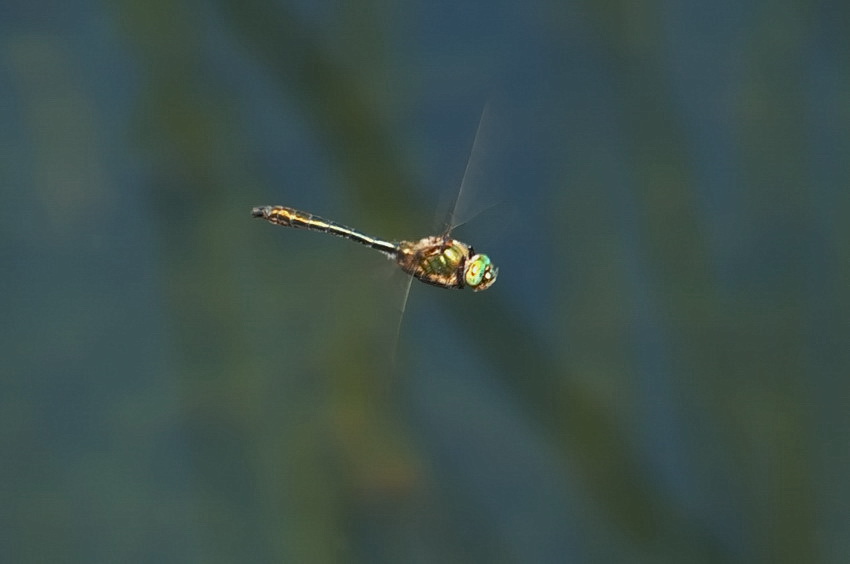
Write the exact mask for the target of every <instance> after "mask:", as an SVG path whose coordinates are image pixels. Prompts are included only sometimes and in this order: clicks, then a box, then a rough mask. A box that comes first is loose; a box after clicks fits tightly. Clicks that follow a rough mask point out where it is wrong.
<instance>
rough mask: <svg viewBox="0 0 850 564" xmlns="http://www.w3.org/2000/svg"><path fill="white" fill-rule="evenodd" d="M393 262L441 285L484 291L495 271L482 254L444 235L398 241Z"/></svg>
mask: <svg viewBox="0 0 850 564" xmlns="http://www.w3.org/2000/svg"><path fill="white" fill-rule="evenodd" d="M396 261H397V262H398V264H399V266H400V267H401V268H402V270H404V271H405V272H407V273H408V274H411V275H413V276H415V277H416V278H418V279H419V280H421V281H422V282H425V283H427V284H433V285H434V286H441V287H443V288H458V289H460V288H464V287H466V286H469V287H471V288H472V289H473V290H476V291H478V290H486V289H487V288H489V287H490V285H491V284H493V282H495V281H496V274H497V273H498V269H496V268H495V267H493V266H492V265H491V264H490V259H489V258H488V257H487V256H486V255H477V254H475V253H474V251H473V250H472V247H470V246H469V245H467V244H466V243H462V242H460V241H458V240H456V239H450V238H447V237H425V238H424V239H420V240H419V241H401V242H399V243H398V254H397V255H396Z"/></svg>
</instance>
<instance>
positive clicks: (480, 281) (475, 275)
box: [463, 255, 499, 292]
mask: <svg viewBox="0 0 850 564" xmlns="http://www.w3.org/2000/svg"><path fill="white" fill-rule="evenodd" d="M498 274H499V269H498V268H496V267H495V266H493V264H492V263H491V262H490V257H488V256H487V255H472V257H470V258H469V260H467V261H466V268H464V271H463V281H464V282H465V283H466V285H467V286H469V287H470V288H472V289H473V290H475V291H476V292H478V291H480V290H486V289H487V288H489V287H490V286H492V285H493V282H495V281H496V276H497V275H498Z"/></svg>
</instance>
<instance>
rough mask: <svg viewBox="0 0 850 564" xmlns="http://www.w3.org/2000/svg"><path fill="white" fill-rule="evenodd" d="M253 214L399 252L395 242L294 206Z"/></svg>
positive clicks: (259, 209)
mask: <svg viewBox="0 0 850 564" xmlns="http://www.w3.org/2000/svg"><path fill="white" fill-rule="evenodd" d="M251 215H253V216H254V217H261V218H263V219H265V220H267V221H270V222H271V223H276V224H277V225H283V226H284V227H294V228H295V229H309V230H311V231H321V232H323V233H330V234H331V235H336V236H337V237H344V238H345V239H350V240H352V241H357V242H358V243H360V244H361V245H366V246H367V247H371V248H373V249H376V250H378V251H381V252H382V253H385V254H387V255H389V256H391V257H395V256H396V254H397V252H398V248H397V247H396V245H395V244H394V243H391V242H389V241H383V240H381V239H376V238H375V237H370V236H369V235H366V234H365V233H360V232H359V231H355V230H354V229H352V228H350V227H346V226H345V225H341V224H339V223H335V222H333V221H330V220H328V219H325V218H323V217H319V216H317V215H313V214H311V213H307V212H303V211H300V210H296V209H293V208H287V207H284V206H261V207H256V208H254V209H253V210H252V211H251Z"/></svg>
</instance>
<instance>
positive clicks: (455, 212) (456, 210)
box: [443, 102, 490, 237]
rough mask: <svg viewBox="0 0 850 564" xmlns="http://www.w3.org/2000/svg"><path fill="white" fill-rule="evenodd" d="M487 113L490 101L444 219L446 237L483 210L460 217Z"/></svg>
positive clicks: (466, 204) (484, 110)
mask: <svg viewBox="0 0 850 564" xmlns="http://www.w3.org/2000/svg"><path fill="white" fill-rule="evenodd" d="M489 113H490V103H489V102H488V103H486V104H484V108H483V109H482V110H481V117H480V118H479V119H478V127H477V128H476V130H475V137H474V139H473V140H472V148H471V149H470V150H469V158H467V159H466V168H465V169H464V171H463V178H462V179H461V181H460V187H459V188H458V191H457V194H456V195H455V199H454V202H453V204H452V207H451V212H450V213H449V216H448V218H447V220H446V225H445V230H444V232H443V234H444V235H445V236H447V237H448V235H449V234H450V233H451V231H452V230H453V229H454V228H455V227H457V226H459V225H463V224H464V223H466V222H467V221H469V220H471V219H472V218H473V217H475V216H476V215H478V214H479V213H481V211H483V210H479V211H478V212H476V213H475V214H474V215H472V216H470V217H464V218H461V217H460V214H461V212H462V210H463V208H465V207H468V206H469V186H470V184H471V179H472V177H473V176H474V175H475V170H476V169H477V167H478V164H479V162H478V161H479V160H480V158H481V156H482V155H481V137H482V135H481V131H482V129H483V125H484V124H485V123H486V121H487V117H488V115H489ZM485 209H486V208H485Z"/></svg>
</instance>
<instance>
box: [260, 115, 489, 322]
mask: <svg viewBox="0 0 850 564" xmlns="http://www.w3.org/2000/svg"><path fill="white" fill-rule="evenodd" d="M482 121H483V113H482ZM480 129H481V123H480V122H479V124H478V131H476V133H475V140H474V141H473V145H472V153H474V152H475V147H476V145H477V143H478V135H479V133H480ZM471 158H472V155H471V154H470V160H471ZM468 172H469V161H467V167H466V171H465V172H464V177H463V180H462V181H461V185H460V188H459V190H458V194H457V197H456V199H455V205H454V208H455V209H454V210H452V214H451V217H452V219H454V215H455V211H456V209H457V204H458V201H459V199H460V195H461V192H462V191H463V187H464V185H465V183H466V177H467V173H468ZM251 215H252V216H253V217H256V218H262V219H265V220H266V221H269V222H270V223H273V224H275V225H281V226H283V227H292V228H294V229H307V230H310V231H319V232H322V233H329V234H331V235H336V236H337V237H342V238H344V239H348V240H349V241H355V242H357V243H360V244H361V245H365V246H367V247H369V248H371V249H375V250H376V251H379V252H381V253H383V254H384V255H386V256H387V257H388V258H390V259H392V260H394V261H395V262H396V264H397V265H398V266H399V267H400V268H401V269H402V270H403V271H404V272H406V273H407V274H409V275H411V276H413V277H414V278H416V279H417V280H420V281H422V282H424V283H426V284H430V285H432V286H438V287H440V288H455V289H459V290H461V289H463V288H467V287H468V288H472V289H473V291H476V292H480V291H482V290H486V289H487V288H489V287H490V286H492V285H493V283H494V282H495V281H496V276H497V275H498V274H499V269H498V268H497V267H496V266H495V265H494V264H493V263H492V261H491V260H490V257H488V256H487V255H485V254H482V253H477V252H475V249H473V247H472V245H468V244H466V243H464V242H462V241H458V240H457V239H453V238H452V237H451V231H452V229H454V228H455V227H457V226H458V225H457V224H453V221H450V222H449V224H448V227H447V228H446V230H445V231H444V232H443V233H442V234H441V235H431V236H428V237H423V238H422V239H419V240H417V241H386V240H384V239H379V238H377V237H372V236H371V235H367V234H365V233H362V232H360V231H357V230H356V229H353V228H351V227H348V226H345V225H342V224H340V223H336V222H334V221H331V220H329V219H325V218H323V217H319V216H317V215H313V214H311V213H307V212H304V211H301V210H297V209H295V208H290V207H286V206H258V207H255V208H253V209H252V210H251ZM409 288H410V286H409V285H408V290H409ZM406 301H407V295H405V302H406ZM402 311H403V310H402Z"/></svg>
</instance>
